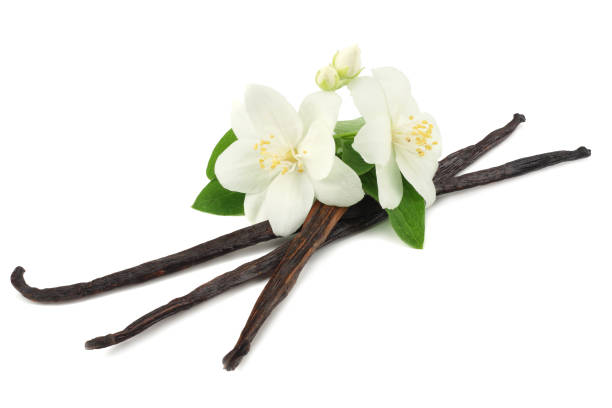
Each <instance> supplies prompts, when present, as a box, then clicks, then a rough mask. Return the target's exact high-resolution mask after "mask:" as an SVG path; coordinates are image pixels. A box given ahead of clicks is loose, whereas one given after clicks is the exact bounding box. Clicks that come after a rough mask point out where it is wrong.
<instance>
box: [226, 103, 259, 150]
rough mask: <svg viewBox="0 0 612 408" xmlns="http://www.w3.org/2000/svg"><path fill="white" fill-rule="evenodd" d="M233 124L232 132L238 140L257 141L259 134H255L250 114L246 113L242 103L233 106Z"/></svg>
mask: <svg viewBox="0 0 612 408" xmlns="http://www.w3.org/2000/svg"><path fill="white" fill-rule="evenodd" d="M230 118H231V123H232V130H233V131H234V134H235V135H236V137H237V138H238V139H244V140H251V141H254V140H257V139H259V138H258V137H257V133H255V129H253V124H252V123H251V118H249V114H248V113H247V111H246V108H245V107H244V105H243V104H242V103H240V102H235V103H234V105H233V106H232V114H231V117H230Z"/></svg>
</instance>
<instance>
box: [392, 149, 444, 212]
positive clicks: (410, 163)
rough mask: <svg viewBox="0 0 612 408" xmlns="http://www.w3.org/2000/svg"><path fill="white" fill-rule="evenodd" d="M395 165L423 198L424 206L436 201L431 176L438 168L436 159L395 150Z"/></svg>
mask: <svg viewBox="0 0 612 408" xmlns="http://www.w3.org/2000/svg"><path fill="white" fill-rule="evenodd" d="M396 161H397V165H398V166H399V169H400V171H401V172H402V175H403V176H404V178H405V179H406V180H407V181H408V182H409V183H410V184H411V185H412V187H414V189H415V190H416V191H417V193H419V194H420V195H421V197H423V199H424V200H425V206H426V207H429V206H430V205H432V204H433V203H434V201H436V187H435V185H434V183H433V176H434V174H436V170H437V169H438V161H437V159H433V158H432V159H430V158H428V157H419V156H418V155H416V154H413V153H410V152H399V151H398V152H397V155H396Z"/></svg>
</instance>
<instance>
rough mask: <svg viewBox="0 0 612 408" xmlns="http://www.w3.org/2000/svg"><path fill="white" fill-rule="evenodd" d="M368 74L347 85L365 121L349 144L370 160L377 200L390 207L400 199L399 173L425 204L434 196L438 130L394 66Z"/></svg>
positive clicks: (393, 206)
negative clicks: (376, 187)
mask: <svg viewBox="0 0 612 408" xmlns="http://www.w3.org/2000/svg"><path fill="white" fill-rule="evenodd" d="M372 74H373V76H372V77H360V78H357V79H355V80H353V81H352V82H351V83H350V84H349V89H350V90H351V94H352V96H353V99H354V102H355V105H356V106H357V109H359V111H360V112H361V115H362V116H363V117H364V119H365V122H366V123H365V125H364V126H363V127H362V128H361V129H360V130H359V132H358V133H357V135H356V136H355V141H354V143H353V148H354V149H355V150H356V151H357V152H358V153H359V154H360V155H361V156H362V157H363V159H364V160H365V161H366V162H368V163H373V164H375V167H376V179H377V183H378V195H379V202H380V204H381V206H382V207H383V208H387V209H393V208H395V207H397V206H398V205H399V203H400V201H401V199H402V193H403V186H402V175H403V176H404V177H405V178H406V180H407V181H408V182H409V183H410V184H411V185H412V186H413V187H414V188H415V190H416V191H417V192H418V193H419V194H420V195H421V197H423V199H424V200H425V203H426V205H427V206H428V207H429V206H430V205H431V204H433V202H434V201H435V199H436V188H435V186H434V184H433V176H434V174H435V173H436V170H437V168H438V158H439V157H440V152H441V149H440V132H439V129H438V126H437V124H436V122H435V120H434V119H433V117H431V116H430V115H429V114H427V113H422V112H421V111H419V109H418V107H417V104H416V102H415V101H414V99H413V98H412V95H411V92H410V83H409V82H408V79H407V78H406V77H405V76H404V74H402V73H401V72H400V71H398V70H397V69H395V68H378V69H375V70H373V71H372Z"/></svg>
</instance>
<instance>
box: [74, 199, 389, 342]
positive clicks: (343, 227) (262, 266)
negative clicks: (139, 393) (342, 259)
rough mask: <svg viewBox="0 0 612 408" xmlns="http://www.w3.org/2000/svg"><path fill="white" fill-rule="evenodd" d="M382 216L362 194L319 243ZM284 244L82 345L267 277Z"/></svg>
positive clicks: (138, 328)
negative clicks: (117, 330)
mask: <svg viewBox="0 0 612 408" xmlns="http://www.w3.org/2000/svg"><path fill="white" fill-rule="evenodd" d="M385 218H387V213H386V212H384V211H382V209H381V208H380V206H379V205H378V202H376V201H375V200H374V199H372V198H370V197H365V198H364V199H363V200H362V201H361V202H359V203H358V204H356V205H354V206H352V207H351V208H350V209H349V210H348V212H347V214H346V215H345V216H344V217H343V218H342V219H341V220H340V222H338V224H336V226H335V227H334V229H333V230H332V232H331V234H330V235H329V236H328V237H327V240H326V241H325V243H324V244H323V245H327V244H329V243H331V242H333V241H335V240H337V239H339V238H343V237H345V236H347V235H352V234H355V233H357V232H359V231H362V230H364V229H366V228H368V227H370V226H372V225H374V224H377V223H379V222H380V221H382V220H384V219H385ZM288 246H289V242H285V243H283V244H281V245H280V246H279V247H278V248H276V249H275V250H273V251H271V252H269V253H267V254H265V255H264V256H262V257H260V258H257V259H255V260H253V261H251V262H247V263H245V264H243V265H240V266H239V267H238V268H236V269H234V270H232V271H230V272H226V273H224V274H222V275H219V276H217V277H216V278H214V279H212V280H211V281H208V282H206V283H205V284H203V285H201V286H199V287H197V288H196V289H194V290H193V291H191V292H189V293H188V294H187V295H185V296H181V297H178V298H176V299H173V300H171V301H170V302H169V303H167V304H165V305H163V306H160V307H158V308H157V309H155V310H153V311H151V312H149V313H147V314H146V315H144V316H142V317H141V318H139V319H138V320H135V321H134V322H133V323H131V324H130V325H129V326H127V327H126V328H125V329H123V330H121V331H119V332H116V333H111V334H108V335H106V336H100V337H96V338H94V339H91V340H89V341H87V342H86V343H85V348H87V349H98V348H104V347H108V346H112V345H114V344H117V343H121V342H123V341H125V340H127V339H129V338H131V337H134V336H136V335H137V334H139V333H141V332H142V331H144V330H146V329H147V328H149V327H151V326H152V325H154V324H155V323H157V322H159V321H161V320H163V319H165V318H166V317H170V316H172V315H174V314H176V313H179V312H181V311H183V310H187V309H191V308H192V307H193V306H195V305H197V304H200V303H202V302H204V301H206V300H208V299H211V298H213V297H215V296H217V295H220V294H221V293H224V292H226V291H227V290H229V289H231V288H233V287H235V286H238V285H240V284H243V283H246V282H248V281H251V280H254V279H262V278H267V277H269V276H270V274H271V273H272V271H273V270H274V267H275V266H276V265H278V263H279V262H280V260H281V259H282V257H283V256H284V255H285V252H286V250H287V247H288Z"/></svg>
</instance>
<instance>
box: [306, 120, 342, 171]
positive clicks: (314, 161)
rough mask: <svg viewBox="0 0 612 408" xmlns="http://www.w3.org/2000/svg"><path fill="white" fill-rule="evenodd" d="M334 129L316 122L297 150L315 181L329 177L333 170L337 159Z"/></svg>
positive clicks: (321, 122)
mask: <svg viewBox="0 0 612 408" xmlns="http://www.w3.org/2000/svg"><path fill="white" fill-rule="evenodd" d="M332 129H333V128H330V127H328V126H327V124H326V123H325V122H324V121H321V120H319V121H316V122H314V123H313V124H312V125H311V126H310V129H308V133H307V134H306V136H305V137H304V140H302V142H301V143H300V145H299V146H298V148H297V153H298V154H299V155H300V156H301V157H302V160H303V162H304V166H305V167H306V171H307V172H308V174H309V175H310V177H311V178H312V179H313V180H320V179H322V178H323V177H325V176H327V175H328V174H329V172H330V170H331V168H332V163H333V160H334V157H336V156H335V152H336V144H335V143H334V137H333V136H332V134H333V130H332Z"/></svg>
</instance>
